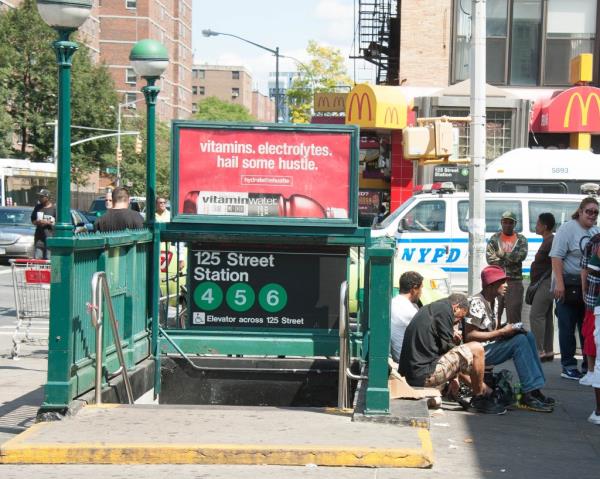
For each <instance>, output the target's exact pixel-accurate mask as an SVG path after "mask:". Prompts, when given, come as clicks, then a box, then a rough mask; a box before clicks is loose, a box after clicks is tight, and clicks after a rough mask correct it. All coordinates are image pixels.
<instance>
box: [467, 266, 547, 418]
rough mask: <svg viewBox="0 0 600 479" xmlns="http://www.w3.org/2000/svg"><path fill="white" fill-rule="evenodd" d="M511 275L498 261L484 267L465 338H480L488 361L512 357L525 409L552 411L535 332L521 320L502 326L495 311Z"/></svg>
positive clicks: (492, 363) (491, 363)
mask: <svg viewBox="0 0 600 479" xmlns="http://www.w3.org/2000/svg"><path fill="white" fill-rule="evenodd" d="M506 283H507V277H506V272H505V271H504V269H503V268H502V267H500V266H497V265H492V266H487V267H485V268H484V269H483V270H482V271H481V284H482V288H483V289H482V291H481V293H479V294H476V295H474V296H472V297H471V298H469V313H468V314H467V316H466V317H465V341H478V342H480V343H482V344H483V348H484V350H485V365H486V366H496V365H499V364H502V363H504V362H505V361H508V360H509V359H512V360H513V361H514V364H515V368H516V370H517V374H518V375H519V380H520V382H521V390H522V392H523V395H522V397H521V400H520V402H519V404H518V405H517V406H518V407H519V408H522V409H529V410H531V411H538V412H552V411H553V409H554V400H553V399H552V398H549V397H546V396H544V394H543V393H542V391H541V390H540V388H542V386H544V384H545V383H546V378H545V377H544V371H543V370H542V365H541V363H540V359H539V356H538V353H537V348H536V345H535V338H534V336H533V334H531V333H530V332H529V331H526V330H525V329H524V328H523V325H522V324H521V323H515V324H507V325H505V326H504V327H499V321H497V318H496V315H495V313H494V311H495V310H496V308H495V302H496V299H497V298H498V297H500V296H503V295H504V294H505V293H506V288H507V284H506Z"/></svg>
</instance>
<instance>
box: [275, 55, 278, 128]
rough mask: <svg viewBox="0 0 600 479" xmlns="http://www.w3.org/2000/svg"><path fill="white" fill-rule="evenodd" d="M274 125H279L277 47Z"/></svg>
mask: <svg viewBox="0 0 600 479" xmlns="http://www.w3.org/2000/svg"><path fill="white" fill-rule="evenodd" d="M275 123H279V47H276V48H275Z"/></svg>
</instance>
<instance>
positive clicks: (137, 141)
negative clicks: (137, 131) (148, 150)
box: [135, 135, 142, 155]
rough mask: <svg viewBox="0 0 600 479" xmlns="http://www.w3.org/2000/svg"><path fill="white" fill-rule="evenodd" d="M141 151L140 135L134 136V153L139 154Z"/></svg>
mask: <svg viewBox="0 0 600 479" xmlns="http://www.w3.org/2000/svg"><path fill="white" fill-rule="evenodd" d="M141 152H142V137H141V136H140V135H137V136H136V137H135V154H136V155H139V154H140V153H141Z"/></svg>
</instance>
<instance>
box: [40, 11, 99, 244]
mask: <svg viewBox="0 0 600 479" xmlns="http://www.w3.org/2000/svg"><path fill="white" fill-rule="evenodd" d="M37 8H38V12H39V13H40V16H41V17H42V19H43V20H44V21H45V22H46V23H47V24H48V25H50V26H51V27H52V28H54V29H55V30H56V31H57V32H58V38H59V39H58V40H57V41H55V42H54V43H53V45H52V46H53V47H54V51H55V52H56V61H57V63H58V149H57V163H58V165H57V174H58V178H57V183H58V186H57V194H56V206H57V208H56V210H57V211H56V225H55V229H56V236H57V237H68V236H72V234H73V228H72V227H71V218H70V216H71V213H70V210H71V65H72V63H71V58H72V57H73V54H74V53H75V51H76V50H77V43H75V42H71V41H69V36H70V35H71V33H73V32H74V31H76V30H77V29H78V28H79V27H80V26H81V25H82V24H83V22H85V21H86V19H87V18H88V17H89V15H90V11H91V10H92V0H38V1H37Z"/></svg>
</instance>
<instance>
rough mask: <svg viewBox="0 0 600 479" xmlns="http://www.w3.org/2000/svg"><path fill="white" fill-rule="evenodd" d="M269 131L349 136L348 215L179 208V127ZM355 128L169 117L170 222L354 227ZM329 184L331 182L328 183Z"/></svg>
mask: <svg viewBox="0 0 600 479" xmlns="http://www.w3.org/2000/svg"><path fill="white" fill-rule="evenodd" d="M189 129H194V130H198V129H201V130H229V131H232V130H233V131H253V130H255V131H260V132H265V131H272V132H292V133H325V134H327V133H333V134H336V133H337V134H345V135H348V136H349V145H348V146H349V150H350V159H349V160H350V165H349V168H348V175H349V178H348V185H349V187H348V195H349V197H348V207H349V210H348V218H289V217H258V216H223V215H221V216H220V215H201V214H184V213H182V212H180V211H179V209H180V195H181V192H180V191H179V186H180V181H179V172H180V171H179V166H180V164H179V162H180V155H179V153H180V152H179V146H180V138H181V132H182V130H189ZM359 136H360V135H359V128H358V127H357V126H355V125H312V124H311V125H293V124H274V123H226V122H206V121H194V120H173V121H172V127H171V205H172V206H171V208H172V209H171V221H172V222H173V223H193V224H212V225H215V224H220V225H270V226H294V227H323V228H328V229H334V230H335V229H338V228H344V229H346V230H347V229H348V228H357V227H358V158H359ZM331 187H332V188H335V185H334V184H332V186H331Z"/></svg>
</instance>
